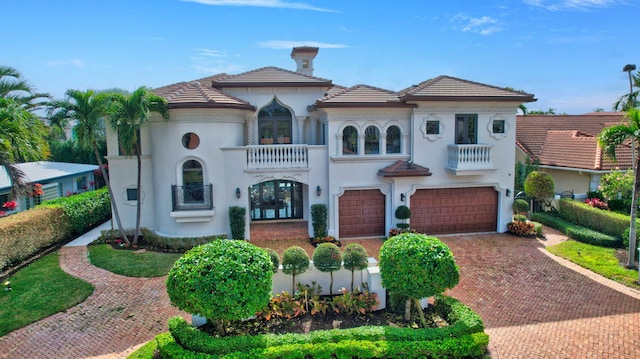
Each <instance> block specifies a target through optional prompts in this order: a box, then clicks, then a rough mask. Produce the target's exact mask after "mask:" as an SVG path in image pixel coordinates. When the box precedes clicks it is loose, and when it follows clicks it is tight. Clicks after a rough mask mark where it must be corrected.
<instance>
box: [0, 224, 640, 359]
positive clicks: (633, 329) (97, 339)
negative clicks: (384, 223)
mask: <svg viewBox="0 0 640 359" xmlns="http://www.w3.org/2000/svg"><path fill="white" fill-rule="evenodd" d="M548 232H551V233H550V235H548V240H547V241H539V240H536V239H523V238H517V237H513V236H509V235H503V234H484V235H464V236H463V235H459V236H443V237H442V239H443V240H444V241H445V242H446V243H447V244H448V245H449V247H450V248H451V250H452V251H453V253H454V255H455V257H456V260H457V262H458V265H459V266H460V284H459V285H458V286H457V287H455V288H454V289H453V290H451V291H449V292H448V294H449V295H452V296H454V297H456V298H459V299H460V300H461V301H462V302H464V303H466V304H468V305H470V306H471V307H472V308H473V309H474V310H476V311H477V312H478V313H479V314H480V315H481V316H482V318H483V319H484V321H485V325H486V328H487V332H488V333H489V335H490V336H491V341H490V344H489V349H490V351H491V356H492V357H493V358H496V359H504V358H572V359H573V358H640V346H639V345H638V341H639V340H640V322H639V321H640V314H639V313H640V293H639V292H638V291H634V290H630V289H628V288H626V287H622V286H619V285H615V284H611V282H610V281H607V280H603V279H602V278H600V277H599V276H596V275H593V274H592V273H590V272H587V271H585V270H582V269H580V268H575V266H572V265H571V264H567V263H566V262H565V261H558V260H556V259H553V257H552V256H550V255H548V254H545V253H546V252H545V251H544V248H543V247H544V245H545V244H547V243H550V242H557V241H559V240H563V239H564V238H563V237H562V236H558V235H554V234H553V231H548ZM556 233H557V232H556ZM358 242H360V243H363V244H364V245H365V246H367V248H368V250H369V252H370V253H375V252H376V251H377V250H378V249H379V247H380V244H381V243H382V242H381V241H368V240H358ZM61 265H62V268H63V269H64V270H65V271H67V272H69V273H71V274H73V275H75V276H77V277H80V278H82V279H84V280H87V281H88V282H91V283H92V284H94V285H95V286H96V290H95V293H93V294H92V295H91V296H90V297H89V298H88V299H87V300H86V301H85V302H83V303H81V304H79V305H77V306H75V307H73V308H70V309H69V310H67V311H65V312H62V313H58V314H55V315H53V316H51V317H49V318H45V319H43V320H41V321H39V322H37V323H34V324H31V325H29V326H27V327H25V328H22V329H19V330H16V331H14V332H11V333H9V334H7V335H5V336H4V337H1V338H0V358H123V357H126V355H127V354H128V353H131V352H132V351H133V350H134V348H136V347H137V346H139V345H141V344H142V343H144V342H146V341H148V340H150V339H151V338H153V336H154V335H155V334H158V333H161V332H164V331H166V330H167V329H166V326H167V324H166V323H167V319H168V318H169V317H171V316H173V315H176V314H184V313H179V312H178V311H177V310H176V309H175V308H172V307H171V306H170V305H169V301H168V298H167V294H166V290H165V287H164V278H152V279H145V278H141V279H136V278H127V277H123V276H119V275H115V274H112V273H109V272H107V271H105V270H102V269H99V268H96V267H94V266H91V265H90V264H89V263H88V261H87V257H86V247H84V246H82V247H71V248H69V247H65V248H63V249H62V250H61ZM569 267H572V268H573V269H572V268H569Z"/></svg>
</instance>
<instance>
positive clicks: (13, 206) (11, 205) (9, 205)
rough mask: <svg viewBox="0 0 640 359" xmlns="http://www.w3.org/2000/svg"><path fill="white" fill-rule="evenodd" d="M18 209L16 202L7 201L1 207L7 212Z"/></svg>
mask: <svg viewBox="0 0 640 359" xmlns="http://www.w3.org/2000/svg"><path fill="white" fill-rule="evenodd" d="M17 207H18V204H17V203H16V201H8V202H5V203H4V204H3V205H2V208H5V209H6V210H7V211H13V210H14V209H16V208H17Z"/></svg>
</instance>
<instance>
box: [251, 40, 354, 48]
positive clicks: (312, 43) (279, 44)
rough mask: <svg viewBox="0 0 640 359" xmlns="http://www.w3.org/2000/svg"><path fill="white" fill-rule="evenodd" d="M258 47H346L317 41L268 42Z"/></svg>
mask: <svg viewBox="0 0 640 359" xmlns="http://www.w3.org/2000/svg"><path fill="white" fill-rule="evenodd" d="M258 45H259V46H260V47H264V48H267V49H292V48H294V47H296V46H311V47H320V48H323V49H342V48H345V47H348V46H347V45H343V44H328V43H323V42H317V41H287V40H269V41H263V42H260V43H259V44H258Z"/></svg>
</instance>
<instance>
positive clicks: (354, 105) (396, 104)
mask: <svg viewBox="0 0 640 359" xmlns="http://www.w3.org/2000/svg"><path fill="white" fill-rule="evenodd" d="M312 107H313V108H314V109H316V108H364V107H376V108H416V107H418V105H416V104H412V103H404V102H334V103H327V102H320V101H319V102H316V103H315V104H314V105H313V106H312Z"/></svg>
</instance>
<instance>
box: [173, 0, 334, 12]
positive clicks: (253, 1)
mask: <svg viewBox="0 0 640 359" xmlns="http://www.w3.org/2000/svg"><path fill="white" fill-rule="evenodd" d="M181 1H186V2H195V3H198V4H203V5H212V6H250V7H271V8H284V9H296V10H312V11H324V12H335V11H334V10H329V9H324V8H319V7H315V6H313V5H309V4H305V3H298V2H288V1H281V0H181Z"/></svg>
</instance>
